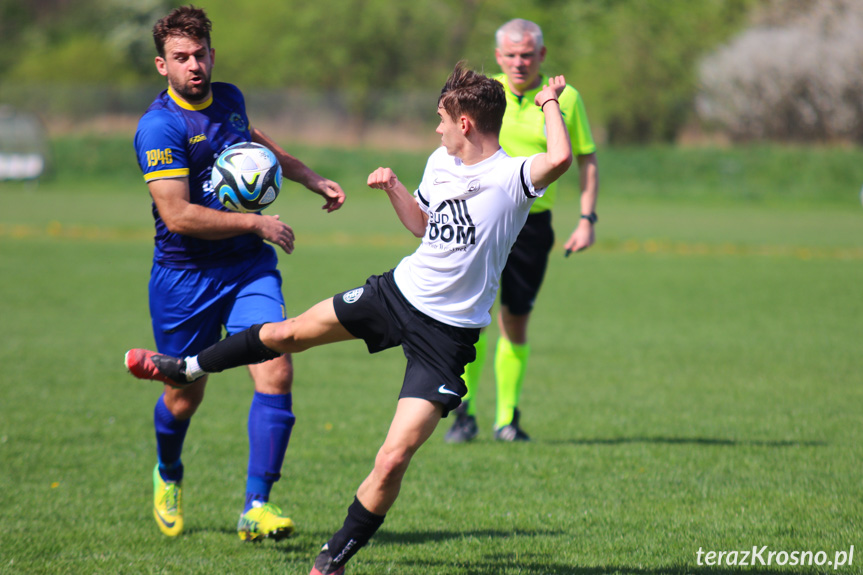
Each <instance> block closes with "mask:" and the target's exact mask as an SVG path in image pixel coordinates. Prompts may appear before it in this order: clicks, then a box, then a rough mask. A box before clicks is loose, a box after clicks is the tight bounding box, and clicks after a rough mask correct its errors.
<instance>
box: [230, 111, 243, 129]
mask: <svg viewBox="0 0 863 575" xmlns="http://www.w3.org/2000/svg"><path fill="white" fill-rule="evenodd" d="M228 121H229V122H230V123H231V126H233V127H234V129H235V130H236V131H238V132H245V131H246V123H245V122H244V121H243V117H242V116H241V115H240V114H238V113H236V112H234V113H233V114H231V117H230V118H228Z"/></svg>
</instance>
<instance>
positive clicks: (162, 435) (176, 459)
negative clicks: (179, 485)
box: [153, 394, 191, 481]
mask: <svg viewBox="0 0 863 575" xmlns="http://www.w3.org/2000/svg"><path fill="white" fill-rule="evenodd" d="M190 421H191V419H184V420H182V421H180V420H178V419H176V418H175V417H174V414H173V413H171V412H170V411H169V410H168V407H167V406H166V405H165V395H164V394H162V395H161V396H160V397H159V400H158V401H156V409H154V410H153V422H154V424H155V426H156V451H157V453H158V455H159V474H160V475H161V476H162V479H164V480H165V481H182V479H183V462H182V461H180V454H181V453H182V452H183V441H184V440H185V439H186V431H187V430H188V429H189V422H190Z"/></svg>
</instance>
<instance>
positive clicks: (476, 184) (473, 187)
mask: <svg viewBox="0 0 863 575" xmlns="http://www.w3.org/2000/svg"><path fill="white" fill-rule="evenodd" d="M478 189H479V180H471V182H470V183H469V184H468V185H467V191H468V192H475V191H477V190H478Z"/></svg>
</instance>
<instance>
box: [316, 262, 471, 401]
mask: <svg viewBox="0 0 863 575" xmlns="http://www.w3.org/2000/svg"><path fill="white" fill-rule="evenodd" d="M333 307H334V308H335V311H336V317H337V318H338V319H339V322H340V323H341V324H342V325H343V326H344V327H345V329H347V330H348V331H349V332H350V333H351V335H353V336H355V337H357V338H359V339H361V340H363V341H365V342H366V346H367V347H368V348H369V353H377V352H379V351H383V350H385V349H389V348H391V347H395V346H397V345H401V346H402V350H403V351H404V354H405V357H406V358H407V360H408V362H407V367H406V368H405V379H404V383H403V384H402V389H401V392H400V393H399V399H401V398H403V397H418V398H421V399H427V400H428V401H434V402H437V403H440V404H442V405H443V407H444V413H443V416H444V417H446V416H447V414H448V413H449V412H450V411H452V410H453V409H455V408H456V407H458V406H459V404H460V403H461V398H462V397H464V395H465V394H466V393H467V388H466V387H465V385H464V382H463V381H462V379H461V375H462V373H464V366H466V365H467V364H469V363H470V362H472V361H473V360H474V359H476V350H475V349H474V344H475V343H476V341H477V339H478V338H479V333H480V330H479V329H478V328H476V329H474V328H463V327H455V326H451V325H447V324H445V323H441V322H439V321H437V320H436V319H433V318H431V317H429V316H427V315H426V314H424V313H422V312H421V311H419V310H417V309H416V308H415V307H413V306H412V305H411V304H410V302H408V300H406V299H405V297H404V296H403V295H402V293H401V291H399V288H398V286H397V285H396V283H395V280H394V279H393V272H392V270H391V271H388V272H387V273H385V274H383V275H380V276H372V277H370V278H369V279H368V280H366V284H365V285H364V286H363V287H359V288H356V289H352V290H348V291H346V292H342V293H340V294H336V295H335V296H333Z"/></svg>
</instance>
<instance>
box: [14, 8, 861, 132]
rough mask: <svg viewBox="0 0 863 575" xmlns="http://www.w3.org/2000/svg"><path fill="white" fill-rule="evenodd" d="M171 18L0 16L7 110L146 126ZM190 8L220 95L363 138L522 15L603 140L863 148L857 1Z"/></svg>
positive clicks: (46, 12) (143, 14)
mask: <svg viewBox="0 0 863 575" xmlns="http://www.w3.org/2000/svg"><path fill="white" fill-rule="evenodd" d="M180 3H181V2H176V1H171V0H138V1H136V2H129V1H128V0H74V1H73V0H0V42H2V44H3V46H2V50H0V102H4V101H5V102H8V103H13V104H16V105H18V106H23V107H25V108H26V107H28V106H30V107H33V108H37V107H38V110H39V111H41V113H43V114H49V115H56V114H72V113H76V111H80V110H86V113H94V112H95V111H96V110H103V111H108V112H109V113H118V114H119V113H124V112H126V111H128V112H129V113H140V109H141V106H142V105H146V102H148V101H149V100H150V99H151V98H152V90H153V89H155V88H154V87H158V86H159V85H160V83H159V80H160V78H158V77H157V76H156V75H155V73H154V72H153V67H152V60H153V55H154V54H153V47H152V41H151V37H150V29H151V27H152V24H153V22H154V21H155V20H156V19H157V18H158V17H159V16H161V15H162V14H164V13H165V12H166V11H167V10H168V9H170V8H171V7H173V6H176V5H179V4H180ZM201 4H202V5H204V7H205V8H206V9H207V10H208V12H209V14H210V16H211V17H212V19H213V21H214V31H213V43H214V47H215V48H216V51H217V71H216V75H217V78H221V79H227V80H230V81H232V82H234V83H237V84H239V85H240V86H241V87H242V88H243V89H244V91H246V92H247V94H252V95H253V97H254V95H256V94H260V97H261V98H262V99H264V100H266V99H267V98H270V99H272V100H273V101H274V106H276V107H278V106H279V105H281V106H282V107H284V104H285V100H286V99H288V100H291V99H294V100H295V99H296V98H303V104H304V105H305V104H307V103H308V102H309V101H313V102H326V105H327V106H328V107H329V108H328V109H329V110H330V112H329V113H331V114H334V115H335V117H338V118H340V120H339V121H342V120H341V119H342V118H350V121H351V124H352V125H353V126H354V127H355V128H356V129H357V130H358V131H360V132H362V131H363V130H364V129H365V127H367V126H369V125H371V124H375V123H377V122H380V121H395V120H396V119H402V120H403V119H405V118H412V117H416V116H419V115H422V114H423V112H422V110H423V105H425V106H427V105H428V100H429V99H430V98H433V97H434V96H435V94H436V93H437V90H438V89H439V87H440V84H441V82H442V80H443V78H444V77H445V76H446V74H447V73H448V72H449V71H450V70H451V69H452V67H453V65H454V64H455V62H456V61H458V60H461V59H464V60H467V61H468V63H469V64H470V65H472V66H473V67H475V68H478V69H482V70H485V71H487V72H495V71H497V65H496V63H495V61H494V57H493V48H494V42H493V34H494V31H495V30H496V28H497V27H498V26H499V25H500V24H501V23H503V22H504V21H506V20H508V19H510V18H513V17H519V16H520V17H524V18H529V19H532V20H535V21H537V22H538V23H539V24H540V25H541V26H542V27H543V29H544V31H545V37H546V44H547V45H548V48H549V56H548V60H547V63H546V66H545V69H546V70H548V71H550V72H555V73H563V74H565V75H566V76H567V78H568V79H569V80H570V81H571V83H573V84H574V85H575V86H576V87H577V88H578V89H579V90H580V91H581V92H582V94H583V95H584V98H585V101H586V103H587V109H588V114H589V115H590V118H591V122H592V125H593V128H594V131H595V132H596V135H597V137H598V138H599V139H601V140H604V141H608V142H611V143H645V142H661V141H673V140H675V139H676V138H677V137H678V136H679V135H680V133H681V132H682V131H683V130H684V129H685V128H687V127H691V126H693V125H701V124H705V125H707V126H708V127H710V128H712V129H718V130H721V131H723V132H725V133H727V134H728V135H730V136H731V137H732V138H738V139H752V138H796V139H812V138H816V139H822V140H829V139H835V138H845V139H848V138H851V139H856V140H860V139H861V138H863V135H861V133H863V121H861V115H863V111H861V104H860V102H861V101H863V98H860V95H861V94H860V93H861V91H863V88H861V81H860V80H858V78H857V76H858V75H859V70H860V69H861V66H860V64H861V59H863V49H861V44H863V40H861V39H860V36H861V35H860V34H856V33H855V32H856V31H857V30H860V29H861V27H863V3H861V2H860V1H859V0H824V1H823V2H817V3H813V2H807V1H804V0H699V2H691V1H689V0H655V1H651V0H581V1H572V0H510V1H508V2H506V3H498V2H483V1H482V0H412V1H411V2H397V1H394V0H315V1H314V2H300V1H298V0H282V1H276V0H244V2H242V3H238V2H236V1H228V0H208V1H207V2H202V3H201ZM143 86H146V87H147V89H146V90H142V87H143ZM124 90H126V91H124ZM137 93H141V94H144V95H143V96H141V97H140V98H139V97H136V96H135V94H137ZM278 94H281V95H278ZM284 94H290V96H289V97H288V96H284ZM696 102H697V103H698V105H697V106H696ZM34 111H35V110H34ZM273 113H274V114H276V113H277V111H276V110H275V109H274V112H273Z"/></svg>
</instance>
